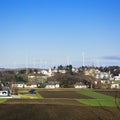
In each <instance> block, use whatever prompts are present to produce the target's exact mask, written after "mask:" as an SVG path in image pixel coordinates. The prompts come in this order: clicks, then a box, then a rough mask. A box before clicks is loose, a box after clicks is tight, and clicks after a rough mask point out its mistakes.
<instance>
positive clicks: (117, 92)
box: [95, 90, 120, 98]
mask: <svg viewBox="0 0 120 120" xmlns="http://www.w3.org/2000/svg"><path fill="white" fill-rule="evenodd" d="M95 92H99V93H102V94H105V95H110V96H113V97H117V98H120V90H97V91H95Z"/></svg>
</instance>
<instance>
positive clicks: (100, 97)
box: [77, 90, 120, 107]
mask: <svg viewBox="0 0 120 120" xmlns="http://www.w3.org/2000/svg"><path fill="white" fill-rule="evenodd" d="M77 92H78V93H80V94H83V95H86V96H89V97H92V98H94V99H77V100H78V101H79V102H80V103H83V104H86V105H89V106H111V107H115V106H117V105H118V104H119V102H120V99H118V98H117V99H115V98H114V97H112V96H108V95H104V94H101V93H97V92H93V91H92V90H79V91H77Z"/></svg>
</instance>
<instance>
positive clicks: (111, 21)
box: [0, 0, 120, 67]
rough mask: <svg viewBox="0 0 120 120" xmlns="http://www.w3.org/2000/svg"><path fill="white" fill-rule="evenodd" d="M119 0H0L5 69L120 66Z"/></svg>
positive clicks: (0, 51)
mask: <svg viewBox="0 0 120 120" xmlns="http://www.w3.org/2000/svg"><path fill="white" fill-rule="evenodd" d="M119 6H120V1H119V0H0V56H1V57H0V67H25V64H27V65H28V66H29V67H30V66H31V67H32V66H36V67H43V66H44V67H45V66H46V67H51V66H54V65H59V64H63V65H65V64H67V63H72V64H73V66H81V65H82V53H83V52H84V58H85V59H84V60H85V65H92V64H94V65H120V7H119Z"/></svg>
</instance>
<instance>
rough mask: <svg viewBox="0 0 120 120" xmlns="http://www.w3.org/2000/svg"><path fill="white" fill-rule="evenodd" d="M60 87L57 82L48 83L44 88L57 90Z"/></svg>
mask: <svg viewBox="0 0 120 120" xmlns="http://www.w3.org/2000/svg"><path fill="white" fill-rule="evenodd" d="M59 87H60V85H59V83H58V82H53V81H52V82H49V83H47V84H46V86H45V88H59Z"/></svg>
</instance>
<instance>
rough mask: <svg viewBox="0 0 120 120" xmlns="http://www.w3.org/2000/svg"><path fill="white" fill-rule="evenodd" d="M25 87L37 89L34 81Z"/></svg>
mask: <svg viewBox="0 0 120 120" xmlns="http://www.w3.org/2000/svg"><path fill="white" fill-rule="evenodd" d="M25 87H27V88H37V83H36V82H34V81H30V82H27V83H26V86H25Z"/></svg>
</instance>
